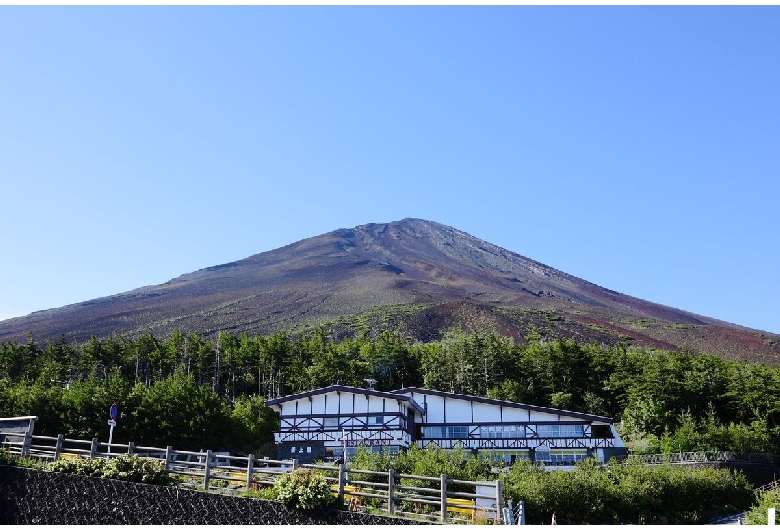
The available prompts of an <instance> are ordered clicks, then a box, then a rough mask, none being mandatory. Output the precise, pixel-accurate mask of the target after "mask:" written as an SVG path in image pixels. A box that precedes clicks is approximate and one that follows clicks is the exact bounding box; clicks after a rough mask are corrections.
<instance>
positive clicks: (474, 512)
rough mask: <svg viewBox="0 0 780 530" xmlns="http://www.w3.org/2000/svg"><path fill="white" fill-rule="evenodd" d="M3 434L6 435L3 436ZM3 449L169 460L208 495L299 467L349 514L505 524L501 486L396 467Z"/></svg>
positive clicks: (111, 447)
mask: <svg viewBox="0 0 780 530" xmlns="http://www.w3.org/2000/svg"><path fill="white" fill-rule="evenodd" d="M4 435H5V436H4ZM0 440H3V442H2V445H4V446H6V447H7V448H8V449H9V450H10V451H11V452H12V453H14V454H17V455H21V456H27V457H32V458H37V459H41V460H59V459H61V458H106V459H108V458H115V457H118V456H121V455H123V454H133V455H137V456H143V457H148V458H156V459H159V460H163V461H165V464H166V471H167V472H168V473H170V474H175V475H180V476H184V477H192V478H194V479H195V481H196V483H197V484H198V485H200V484H202V486H203V488H204V489H205V490H232V491H242V490H250V489H254V490H257V489H261V488H263V487H266V486H272V485H273V484H274V483H275V481H276V479H277V478H278V477H279V476H280V475H283V474H287V473H292V472H293V471H295V470H296V469H298V468H307V469H312V470H317V471H319V472H321V473H322V474H323V475H324V477H325V480H327V481H328V483H329V484H330V487H331V491H332V492H333V494H334V496H337V497H338V498H339V499H341V500H343V501H344V503H345V504H347V505H348V506H349V508H350V509H351V510H355V511H369V510H377V511H383V512H386V513H388V514H390V515H395V516H399V517H411V518H421V519H428V520H433V521H440V522H442V523H446V522H453V521H466V520H471V521H480V522H487V521H489V520H492V521H493V522H495V523H500V522H501V520H502V495H503V492H502V484H501V481H500V480H496V481H490V482H476V481H464V480H455V479H451V478H448V477H447V476H446V475H441V476H439V477H425V476H417V475H407V474H402V473H396V472H395V471H394V470H392V469H391V470H388V471H382V472H380V471H369V470H360V469H349V468H347V467H345V466H344V464H340V465H338V466H334V465H330V466H327V465H315V464H304V465H302V466H301V465H299V464H298V461H297V460H271V459H257V458H256V457H255V456H254V455H252V454H250V455H249V456H234V455H225V454H220V453H215V452H213V451H201V452H194V451H178V450H174V448H173V447H170V446H168V447H165V448H160V447H146V446H138V445H135V444H134V443H133V442H130V443H128V444H118V443H112V444H109V443H105V442H100V441H99V440H98V439H97V438H94V439H92V440H75V439H69V438H65V437H64V436H63V435H59V436H56V437H53V436H34V435H32V434H31V433H30V432H27V433H26V434H20V433H18V432H13V433H10V432H8V433H4V432H0Z"/></svg>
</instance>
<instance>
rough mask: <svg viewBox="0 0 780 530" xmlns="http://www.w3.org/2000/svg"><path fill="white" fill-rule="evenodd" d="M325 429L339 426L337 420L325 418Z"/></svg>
mask: <svg viewBox="0 0 780 530" xmlns="http://www.w3.org/2000/svg"><path fill="white" fill-rule="evenodd" d="M323 425H324V426H325V428H328V427H330V428H333V427H338V426H339V419H338V418H325V421H324V423H323Z"/></svg>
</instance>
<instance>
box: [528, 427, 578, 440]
mask: <svg viewBox="0 0 780 530" xmlns="http://www.w3.org/2000/svg"><path fill="white" fill-rule="evenodd" d="M536 433H537V435H538V436H539V438H582V433H583V430H582V425H539V426H538V428H537V429H536Z"/></svg>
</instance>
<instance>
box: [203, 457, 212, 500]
mask: <svg viewBox="0 0 780 530" xmlns="http://www.w3.org/2000/svg"><path fill="white" fill-rule="evenodd" d="M210 468H211V449H209V450H208V451H206V470H205V473H204V475H203V489H205V490H206V491H208V490H209V472H210V470H211V469H210Z"/></svg>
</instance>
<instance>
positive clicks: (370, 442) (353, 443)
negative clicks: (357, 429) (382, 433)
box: [346, 439, 390, 447]
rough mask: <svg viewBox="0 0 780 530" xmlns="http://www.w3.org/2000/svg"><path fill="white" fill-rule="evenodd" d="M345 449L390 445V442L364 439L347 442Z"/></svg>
mask: <svg viewBox="0 0 780 530" xmlns="http://www.w3.org/2000/svg"><path fill="white" fill-rule="evenodd" d="M346 443H347V447H360V446H361V445H366V446H371V445H390V440H388V439H385V440H372V439H364V440H347V442H346Z"/></svg>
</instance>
